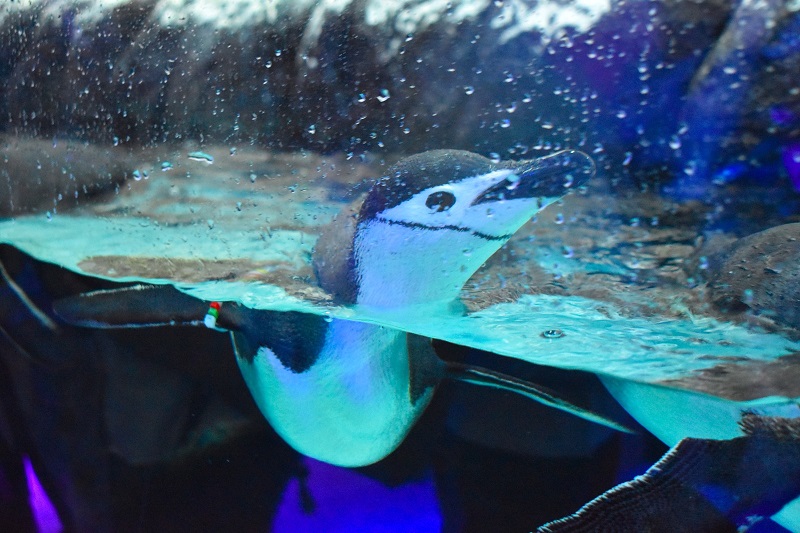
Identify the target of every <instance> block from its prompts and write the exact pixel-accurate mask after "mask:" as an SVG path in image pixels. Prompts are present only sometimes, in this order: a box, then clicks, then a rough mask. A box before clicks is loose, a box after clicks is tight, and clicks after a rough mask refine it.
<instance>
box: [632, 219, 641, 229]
mask: <svg viewBox="0 0 800 533" xmlns="http://www.w3.org/2000/svg"><path fill="white" fill-rule="evenodd" d="M640 222H641V221H640V220H639V217H633V218H632V219H631V221H630V225H631V227H632V228H638V227H639V223H640Z"/></svg>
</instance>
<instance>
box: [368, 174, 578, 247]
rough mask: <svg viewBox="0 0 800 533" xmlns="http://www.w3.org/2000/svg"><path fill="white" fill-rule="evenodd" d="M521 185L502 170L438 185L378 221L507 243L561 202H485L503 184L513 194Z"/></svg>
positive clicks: (542, 199)
mask: <svg viewBox="0 0 800 533" xmlns="http://www.w3.org/2000/svg"><path fill="white" fill-rule="evenodd" d="M519 181H520V178H519V176H517V175H516V174H515V173H514V172H513V171H512V170H510V169H500V170H495V171H492V172H489V173H487V174H482V175H478V176H472V177H469V178H465V179H462V180H459V181H456V182H451V183H445V184H442V185H437V186H434V187H430V188H428V189H425V190H422V191H420V192H419V193H417V194H415V195H413V196H412V197H411V198H408V199H407V200H405V201H404V202H402V203H400V204H399V205H396V206H394V207H391V208H389V209H386V210H385V211H382V212H380V213H377V215H376V217H375V219H376V220H377V221H379V222H384V223H388V224H399V225H403V226H406V227H409V228H417V229H420V230H434V231H435V230H450V231H456V232H464V233H471V234H473V235H475V236H477V237H480V238H483V239H486V240H506V239H508V238H510V237H511V235H513V234H514V232H516V231H517V230H518V229H519V227H520V226H521V225H522V224H524V223H525V222H526V221H527V220H528V219H530V218H531V217H532V216H533V215H534V214H536V212H538V211H539V210H540V209H542V208H544V207H545V206H547V205H549V204H551V203H552V202H554V201H556V200H558V198H559V197H532V198H530V197H522V198H520V197H517V198H513V199H508V200H506V199H503V198H502V197H500V198H498V199H496V200H492V201H486V200H482V199H481V198H482V196H483V195H484V193H486V192H487V191H488V190H490V189H493V188H496V187H497V186H498V185H502V184H503V183H505V184H507V185H506V187H507V188H508V190H509V191H512V190H513V189H514V188H515V187H516V185H517V184H518V183H519ZM564 192H565V193H566V192H567V191H566V190H565V191H564Z"/></svg>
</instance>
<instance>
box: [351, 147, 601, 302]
mask: <svg viewBox="0 0 800 533" xmlns="http://www.w3.org/2000/svg"><path fill="white" fill-rule="evenodd" d="M594 171H595V167H594V162H593V161H592V159H591V158H590V157H589V156H587V155H586V154H584V153H582V152H579V151H562V152H558V153H556V154H552V155H549V156H546V157H542V158H539V159H533V160H528V161H518V162H502V163H496V162H493V161H491V160H489V159H486V158H484V157H482V156H480V155H477V154H473V153H470V152H465V151H457V150H435V151H430V152H424V153H421V154H417V155H414V156H411V157H408V158H405V159H403V160H401V161H399V162H398V163H397V164H395V165H394V166H393V167H391V168H390V169H389V173H388V175H387V176H385V177H383V178H382V179H380V180H379V181H378V182H377V183H376V184H375V185H374V186H373V187H372V189H371V190H370V192H369V193H368V195H367V197H366V199H365V200H364V203H363V204H362V206H361V209H360V211H359V213H358V218H357V225H356V231H355V236H354V240H353V251H352V254H353V268H354V270H355V276H354V278H355V284H356V288H357V289H356V294H357V296H356V301H357V303H360V304H367V305H374V306H397V305H407V304H415V303H432V302H436V301H449V300H453V299H455V298H456V297H457V295H458V293H459V291H460V290H461V288H462V287H463V285H464V283H465V282H466V281H467V279H469V277H470V276H472V274H473V273H474V272H475V271H476V270H477V269H478V268H479V267H480V266H481V265H482V264H483V263H484V262H485V261H486V260H487V259H488V258H489V257H490V256H491V255H492V254H493V253H494V252H496V251H497V250H498V249H499V248H500V247H501V246H502V245H503V244H504V243H505V242H506V241H508V239H509V238H511V236H512V235H513V234H514V233H515V232H516V231H517V230H518V229H519V228H520V227H521V226H522V225H523V224H524V223H525V222H526V221H527V220H529V219H530V218H531V217H533V216H534V215H535V214H536V213H537V212H538V211H540V210H541V209H543V208H544V207H546V206H548V205H549V204H551V203H553V202H555V201H556V200H558V199H559V198H561V197H563V196H564V195H565V194H567V193H568V192H569V191H570V190H572V189H574V188H577V187H579V186H580V185H582V184H584V183H585V182H586V181H587V180H588V179H589V178H590V177H591V176H592V175H593V174H594Z"/></svg>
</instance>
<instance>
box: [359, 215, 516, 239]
mask: <svg viewBox="0 0 800 533" xmlns="http://www.w3.org/2000/svg"><path fill="white" fill-rule="evenodd" d="M375 220H377V221H378V222H383V223H385V224H389V225H390V226H403V227H404V228H415V229H427V230H434V231H435V230H442V229H446V230H450V231H457V232H459V233H470V234H472V235H474V236H476V237H479V238H481V239H484V240H487V241H507V240H508V239H510V238H511V237H512V236H513V235H514V234H513V233H509V234H507V235H489V234H488V233H482V232H480V231H475V230H473V229H470V228H465V227H463V226H451V225H448V226H429V225H427V224H420V223H419V222H406V221H404V220H392V219H389V218H385V217H377V218H376V219H375Z"/></svg>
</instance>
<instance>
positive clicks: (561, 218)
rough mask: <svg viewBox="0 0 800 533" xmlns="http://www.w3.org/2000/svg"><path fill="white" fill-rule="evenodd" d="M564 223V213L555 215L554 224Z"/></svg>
mask: <svg viewBox="0 0 800 533" xmlns="http://www.w3.org/2000/svg"><path fill="white" fill-rule="evenodd" d="M563 223H564V213H556V224H559V225H560V224H563Z"/></svg>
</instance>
